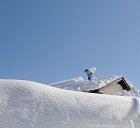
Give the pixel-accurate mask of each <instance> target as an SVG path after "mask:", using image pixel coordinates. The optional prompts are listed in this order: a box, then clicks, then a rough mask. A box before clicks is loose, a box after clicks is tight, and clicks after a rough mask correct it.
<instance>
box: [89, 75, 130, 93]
mask: <svg viewBox="0 0 140 128" xmlns="http://www.w3.org/2000/svg"><path fill="white" fill-rule="evenodd" d="M114 83H118V84H119V85H121V87H122V88H123V90H126V91H129V90H131V87H130V86H129V84H128V83H127V82H126V80H125V79H124V77H120V78H117V79H115V80H114V81H111V82H110V83H107V84H106V85H104V86H102V87H99V88H96V89H90V90H88V91H86V92H91V93H100V90H101V89H103V88H105V87H107V86H111V85H112V84H114Z"/></svg>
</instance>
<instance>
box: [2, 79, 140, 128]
mask: <svg viewBox="0 0 140 128" xmlns="http://www.w3.org/2000/svg"><path fill="white" fill-rule="evenodd" d="M74 81H75V80H74ZM82 81H83V79H81V78H79V80H78V81H77V82H81V83H82ZM83 82H85V81H83ZM0 125H1V127H2V128H112V127H113V128H130V127H132V126H133V125H134V126H135V128H138V127H139V125H140V100H139V98H130V97H121V96H110V95H99V94H90V93H84V92H76V91H69V90H64V89H58V88H55V87H51V86H48V85H44V84H40V83H36V82H31V81H23V80H0Z"/></svg>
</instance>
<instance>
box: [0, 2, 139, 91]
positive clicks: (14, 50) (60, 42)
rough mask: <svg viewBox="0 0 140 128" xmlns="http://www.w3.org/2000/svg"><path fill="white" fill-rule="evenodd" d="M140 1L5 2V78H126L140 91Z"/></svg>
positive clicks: (1, 70) (1, 30)
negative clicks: (92, 70) (90, 70)
mask: <svg viewBox="0 0 140 128" xmlns="http://www.w3.org/2000/svg"><path fill="white" fill-rule="evenodd" d="M139 5H140V1H139V0H135V1H132V0H0V19H1V20H0V59H1V61H0V78H1V79H26V80H33V81H37V82H41V83H46V84H49V83H53V82H58V81H61V80H67V79H71V78H75V77H79V76H82V77H84V78H85V79H86V75H85V74H84V73H83V70H84V69H85V68H88V67H91V66H96V67H97V71H96V73H95V77H98V78H100V77H104V76H110V75H121V76H124V77H125V78H126V79H127V80H130V81H131V82H132V83H133V84H134V85H135V86H136V87H137V88H139V89H140V79H139V76H140V72H139V67H140V58H139V56H140V43H139V42H140V16H139V14H140V8H139Z"/></svg>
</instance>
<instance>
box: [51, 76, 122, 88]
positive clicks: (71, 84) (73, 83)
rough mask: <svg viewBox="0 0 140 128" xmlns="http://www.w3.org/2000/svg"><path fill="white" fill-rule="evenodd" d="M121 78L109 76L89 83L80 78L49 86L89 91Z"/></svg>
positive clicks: (94, 79)
mask: <svg viewBox="0 0 140 128" xmlns="http://www.w3.org/2000/svg"><path fill="white" fill-rule="evenodd" d="M119 78H122V76H109V77H103V78H93V79H92V80H91V81H88V80H84V79H83V78H82V77H78V78H74V79H70V80H66V81H61V82H59V83H53V84H51V86H54V87H57V88H61V89H66V90H74V91H89V90H93V89H99V88H102V87H104V86H106V85H108V84H109V83H111V82H113V81H115V80H117V79H119Z"/></svg>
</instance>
